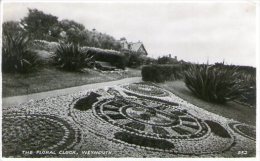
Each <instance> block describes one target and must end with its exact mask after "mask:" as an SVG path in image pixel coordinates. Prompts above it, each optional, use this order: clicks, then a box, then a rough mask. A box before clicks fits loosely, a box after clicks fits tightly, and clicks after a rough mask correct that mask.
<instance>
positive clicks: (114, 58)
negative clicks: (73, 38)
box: [83, 47, 127, 69]
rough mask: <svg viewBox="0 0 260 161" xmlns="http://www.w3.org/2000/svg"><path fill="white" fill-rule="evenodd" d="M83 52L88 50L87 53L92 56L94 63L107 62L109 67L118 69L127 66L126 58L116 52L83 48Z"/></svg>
mask: <svg viewBox="0 0 260 161" xmlns="http://www.w3.org/2000/svg"><path fill="white" fill-rule="evenodd" d="M83 50H88V53H89V54H90V55H91V56H94V59H95V60H96V61H104V62H109V63H110V64H111V65H113V66H115V67H117V68H120V69H125V67H126V65H127V58H126V57H125V55H123V54H121V53H120V52H118V51H115V50H105V49H100V48H93V47H83Z"/></svg>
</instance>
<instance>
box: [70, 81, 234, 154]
mask: <svg viewBox="0 0 260 161" xmlns="http://www.w3.org/2000/svg"><path fill="white" fill-rule="evenodd" d="M130 86H131V87H130ZM138 86H140V87H138ZM155 93H157V95H159V96H153V95H156V94H155ZM191 106H192V105H190V104H188V103H184V101H182V100H180V99H179V98H178V97H176V96H174V95H173V94H171V93H170V92H168V91H166V90H164V89H160V88H159V87H156V86H151V87H149V85H143V84H141V85H139V84H132V85H129V86H122V87H116V88H113V87H112V88H107V89H103V90H98V91H95V92H91V93H89V94H88V95H87V96H85V97H82V98H79V99H77V100H75V102H74V103H72V104H71V107H72V108H71V115H72V117H73V118H74V119H75V121H76V122H78V123H79V124H80V125H82V126H83V127H84V128H86V130H88V131H90V132H92V133H93V134H95V135H97V136H100V137H102V138H105V139H107V140H109V141H112V142H114V143H116V144H118V143H120V144H122V145H124V146H127V147H134V148H135V149H138V148H141V149H145V150H150V151H157V152H167V153H172V154H184V155H185V154H188V155H190V154H211V153H218V152H222V151H224V150H226V149H228V148H230V147H231V146H232V145H233V142H234V138H233V137H232V136H231V135H230V133H229V132H228V131H227V130H226V129H225V127H224V126H223V125H221V124H220V123H218V122H215V121H213V120H210V119H209V120H205V119H201V118H199V117H198V116H200V114H199V113H198V112H197V111H195V110H192V109H191V110H190V107H191ZM193 112H195V113H196V115H194V114H193ZM201 114H203V113H201ZM202 118H203V117H202ZM220 143H221V144H220Z"/></svg>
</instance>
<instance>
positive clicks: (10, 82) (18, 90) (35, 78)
mask: <svg viewBox="0 0 260 161" xmlns="http://www.w3.org/2000/svg"><path fill="white" fill-rule="evenodd" d="M140 76H141V71H140V70H137V69H130V68H128V69H127V70H125V71H122V72H118V73H117V72H114V73H110V72H106V73H102V72H99V71H96V70H91V69H87V71H86V72H85V73H80V72H66V71H62V70H59V69H56V68H55V67H46V68H42V69H41V70H39V71H37V72H34V73H28V74H19V73H16V74H6V73H3V74H2V80H3V81H2V89H3V93H2V95H3V97H10V96H17V95H25V94H31V93H38V92H44V91H50V90H55V89H63V88H68V87H75V86H80V85H85V84H91V83H100V82H107V81H114V80H118V79H123V78H128V77H140Z"/></svg>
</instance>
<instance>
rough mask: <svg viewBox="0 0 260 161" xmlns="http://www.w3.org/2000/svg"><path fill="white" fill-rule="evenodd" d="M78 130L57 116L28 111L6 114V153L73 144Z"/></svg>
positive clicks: (41, 149)
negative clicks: (27, 112) (28, 112)
mask: <svg viewBox="0 0 260 161" xmlns="http://www.w3.org/2000/svg"><path fill="white" fill-rule="evenodd" d="M77 135H78V132H77V131H75V130H74V129H73V128H72V127H71V126H70V125H69V124H68V123H67V122H65V121H64V120H61V119H59V118H57V117H55V116H48V115H39V114H27V115H22V114H21V115H13V114H5V115H4V116H3V144H4V146H3V153H4V154H5V156H13V155H22V151H47V150H63V149H67V148H71V147H73V146H74V144H75V143H76V141H77Z"/></svg>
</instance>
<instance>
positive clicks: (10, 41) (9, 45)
mask: <svg viewBox="0 0 260 161" xmlns="http://www.w3.org/2000/svg"><path fill="white" fill-rule="evenodd" d="M28 43H29V38H28V37H27V36H26V35H25V34H23V33H21V32H16V33H15V32H13V33H10V32H6V33H3V47H2V70H3V72H19V73H26V72H29V71H32V70H33V69H36V66H38V65H40V62H39V59H38V57H37V54H36V53H35V52H32V51H30V50H29V49H28Z"/></svg>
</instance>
